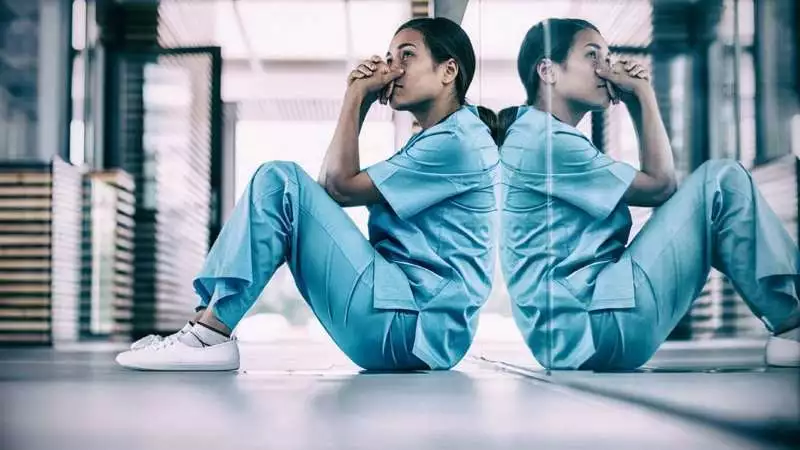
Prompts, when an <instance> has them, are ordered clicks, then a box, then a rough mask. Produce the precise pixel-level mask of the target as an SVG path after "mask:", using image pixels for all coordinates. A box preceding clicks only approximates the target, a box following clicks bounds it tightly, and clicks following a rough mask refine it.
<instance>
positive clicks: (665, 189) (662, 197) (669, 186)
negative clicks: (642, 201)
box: [653, 175, 678, 206]
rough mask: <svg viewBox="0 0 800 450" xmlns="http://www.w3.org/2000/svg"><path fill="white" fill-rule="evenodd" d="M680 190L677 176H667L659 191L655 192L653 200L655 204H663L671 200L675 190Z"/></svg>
mask: <svg viewBox="0 0 800 450" xmlns="http://www.w3.org/2000/svg"><path fill="white" fill-rule="evenodd" d="M677 190H678V181H677V180H676V179H675V176H674V175H672V176H669V177H666V178H665V179H664V180H663V181H662V183H661V186H660V189H659V190H658V192H656V193H655V195H654V196H653V197H654V198H653V202H654V203H655V205H654V206H661V205H663V204H664V203H666V201H667V200H669V199H670V198H671V197H672V195H673V194H674V193H675V191H677Z"/></svg>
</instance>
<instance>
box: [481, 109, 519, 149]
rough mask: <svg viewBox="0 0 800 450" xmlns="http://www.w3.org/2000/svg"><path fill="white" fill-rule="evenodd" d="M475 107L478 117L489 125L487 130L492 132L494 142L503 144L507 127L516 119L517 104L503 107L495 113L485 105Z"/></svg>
mask: <svg viewBox="0 0 800 450" xmlns="http://www.w3.org/2000/svg"><path fill="white" fill-rule="evenodd" d="M477 108H478V117H480V119H481V121H483V123H485V124H486V126H487V127H489V132H490V133H491V134H492V139H494V142H495V144H497V145H498V146H500V145H503V141H505V139H506V133H507V132H508V129H509V128H510V127H511V125H512V124H513V123H514V121H515V120H517V112H518V111H519V106H511V107H508V108H504V109H502V110H501V111H500V113H499V114H495V113H494V111H492V110H491V109H489V108H487V107H485V106H477Z"/></svg>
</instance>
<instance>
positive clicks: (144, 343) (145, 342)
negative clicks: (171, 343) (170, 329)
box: [131, 322, 192, 350]
mask: <svg viewBox="0 0 800 450" xmlns="http://www.w3.org/2000/svg"><path fill="white" fill-rule="evenodd" d="M191 329H192V324H190V323H189V322H186V325H184V326H183V328H181V329H180V330H178V331H177V332H176V333H172V334H170V335H168V336H161V335H158V334H149V335H147V336H145V337H143V338H141V339H139V340H138V341H136V342H134V343H132V344H131V350H141V349H143V348H145V347H149V346H151V345H153V344H156V343H158V342H161V341H163V340H164V339H177V338H179V337H181V336H183V334H184V333H187V332H189V330H191Z"/></svg>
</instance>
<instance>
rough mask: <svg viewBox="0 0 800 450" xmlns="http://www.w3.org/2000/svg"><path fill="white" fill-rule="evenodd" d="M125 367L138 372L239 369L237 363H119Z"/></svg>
mask: <svg viewBox="0 0 800 450" xmlns="http://www.w3.org/2000/svg"><path fill="white" fill-rule="evenodd" d="M120 365H121V366H122V367H125V368H126V369H132V370H137V371H139V372H232V371H235V370H239V365H238V364H237V365H236V366H228V365H207V364H204V365H190V364H186V365H170V366H159V367H144V366H129V365H123V364H120Z"/></svg>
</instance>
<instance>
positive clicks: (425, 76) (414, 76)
mask: <svg viewBox="0 0 800 450" xmlns="http://www.w3.org/2000/svg"><path fill="white" fill-rule="evenodd" d="M386 62H387V63H388V64H389V65H390V66H392V67H394V66H398V67H400V68H402V69H403V70H404V73H403V76H401V77H400V78H398V79H397V80H395V83H394V90H393V92H392V96H391V98H390V99H389V105H391V107H392V108H394V109H396V110H399V111H414V110H418V109H420V108H425V107H426V106H427V104H429V103H431V102H432V101H433V100H434V99H436V98H438V97H440V96H441V95H442V93H443V92H444V89H445V87H446V86H448V85H447V84H445V83H444V71H443V70H442V67H443V66H444V64H441V65H439V64H436V63H435V62H434V61H433V58H432V57H431V54H430V51H429V50H428V47H427V46H426V45H425V41H424V39H423V37H422V34H421V33H420V32H419V31H417V30H414V29H410V28H406V29H404V30H401V31H400V32H399V33H397V34H396V35H395V36H394V38H393V39H392V42H391V44H390V46H389V51H388V52H387V53H386Z"/></svg>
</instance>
